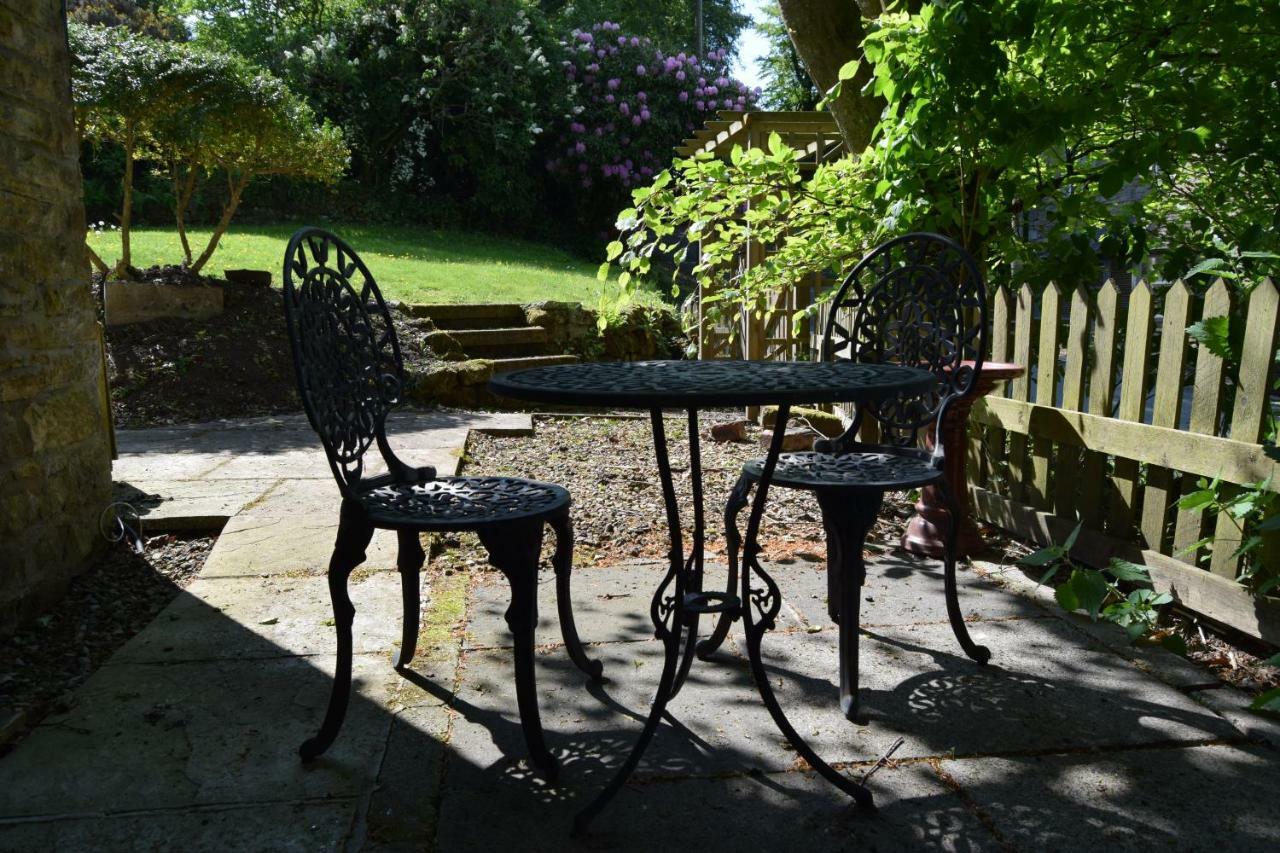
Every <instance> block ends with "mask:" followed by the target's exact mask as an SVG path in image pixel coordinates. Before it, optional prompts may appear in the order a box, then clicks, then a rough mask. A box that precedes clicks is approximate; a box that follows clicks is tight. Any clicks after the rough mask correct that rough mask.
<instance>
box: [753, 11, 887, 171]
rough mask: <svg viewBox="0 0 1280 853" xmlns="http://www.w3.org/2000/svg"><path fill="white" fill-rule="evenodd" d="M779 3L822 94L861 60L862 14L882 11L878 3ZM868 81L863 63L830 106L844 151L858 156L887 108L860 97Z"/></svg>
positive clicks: (784, 19)
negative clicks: (845, 67) (851, 64)
mask: <svg viewBox="0 0 1280 853" xmlns="http://www.w3.org/2000/svg"><path fill="white" fill-rule="evenodd" d="M778 5H779V6H780V7H781V9H782V19H783V21H784V22H785V23H786V25H787V33H788V34H789V35H790V36H791V43H792V44H794V45H795V47H796V53H798V54H800V60H801V61H802V62H803V63H804V67H805V69H806V70H807V71H808V72H809V76H810V77H812V78H813V82H814V83H815V84H816V85H817V87H818V88H819V89H820V90H821V91H823V92H826V91H827V90H829V89H830V88H831V87H832V86H834V85H835V84H836V83H837V82H838V81H839V79H840V68H841V67H842V66H843V65H844V64H845V63H847V62H848V61H849V60H851V59H862V39H863V36H864V35H865V34H866V28H865V27H864V26H863V23H862V18H863V15H864V14H866V15H867V16H868V17H875V16H877V15H879V13H880V11H881V9H882V4H880V3H879V2H876V0H860V1H859V2H857V3H855V2H854V0H779V3H778ZM870 79H871V68H870V66H869V65H868V64H867V63H865V62H863V64H862V66H861V67H859V68H858V73H857V74H856V75H854V77H853V79H852V80H846V81H844V84H843V85H842V86H841V87H840V97H838V98H835V99H834V100H832V101H831V102H830V109H831V115H832V116H833V117H834V118H835V120H836V124H837V125H839V127H840V135H841V136H843V137H844V144H845V147H846V148H847V149H848V150H849V151H850V152H852V153H855V154H856V153H857V152H859V151H862V150H863V149H864V148H866V147H867V144H868V143H870V142H871V131H872V130H873V129H874V128H875V126H876V122H877V121H879V120H880V112H881V110H883V109H884V102H883V101H882V100H881V99H880V98H876V97H866V96H863V95H862V94H861V92H862V87H863V86H865V85H866V83H867V81H868V80H870Z"/></svg>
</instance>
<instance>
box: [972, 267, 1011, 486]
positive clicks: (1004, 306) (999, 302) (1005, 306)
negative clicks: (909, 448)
mask: <svg viewBox="0 0 1280 853" xmlns="http://www.w3.org/2000/svg"><path fill="white" fill-rule="evenodd" d="M1009 302H1010V299H1009V291H1008V290H1007V289H1006V288H1005V287H1004V286H1001V287H998V288H996V292H995V294H994V295H993V296H992V297H991V360H992V361H996V362H1002V361H1008V360H1009V308H1010V306H1009ZM1006 385H1007V383H1006ZM992 393H993V394H998V395H1000V396H1006V395H1007V394H1008V393H1009V389H1008V388H1007V387H1004V388H998V389H996V390H995V391H993V392H992ZM970 423H972V421H971V422H970ZM982 448H983V453H984V456H985V460H986V465H985V467H986V471H987V475H988V477H990V478H994V477H997V476H999V477H1001V478H1003V477H1004V476H1005V474H1006V472H1005V470H1004V469H1005V463H1006V456H1005V431H1004V430H1002V429H1000V428H999V427H989V428H988V429H987V430H986V432H985V433H984V434H983V435H982Z"/></svg>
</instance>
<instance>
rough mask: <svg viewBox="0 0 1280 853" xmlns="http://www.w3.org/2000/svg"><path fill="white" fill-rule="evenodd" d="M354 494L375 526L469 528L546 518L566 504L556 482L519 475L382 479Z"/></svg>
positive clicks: (567, 496) (428, 528)
mask: <svg viewBox="0 0 1280 853" xmlns="http://www.w3.org/2000/svg"><path fill="white" fill-rule="evenodd" d="M357 498H358V499H359V501H360V503H361V504H363V505H364V508H365V512H366V513H367V514H368V516H369V520H370V521H371V522H373V523H374V524H375V525H377V526H379V527H397V528H399V527H410V528H419V529H423V530H451V531H452V530H473V529H475V528H477V527H483V526H486V525H489V524H500V523H503V522H511V521H534V520H538V519H545V518H549V517H551V516H552V515H555V514H556V513H558V512H561V511H563V510H564V509H566V508H567V507H568V506H569V493H568V492H567V491H565V490H564V489H563V488H561V487H560V486H555V485H552V484H550V483H539V482H537V481H536V480H524V479H521V478H519V477H440V478H438V479H435V480H425V481H423V482H421V483H387V482H382V483H380V484H378V485H376V486H375V487H374V488H371V489H369V490H368V491H365V492H362V493H360V494H359V495H358V496H357Z"/></svg>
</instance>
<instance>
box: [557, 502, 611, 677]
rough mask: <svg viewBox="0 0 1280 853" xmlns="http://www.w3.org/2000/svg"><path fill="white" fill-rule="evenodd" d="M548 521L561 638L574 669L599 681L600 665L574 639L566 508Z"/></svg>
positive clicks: (570, 538)
mask: <svg viewBox="0 0 1280 853" xmlns="http://www.w3.org/2000/svg"><path fill="white" fill-rule="evenodd" d="M548 523H549V524H550V525H551V529H552V530H554V531H555V532H556V552H555V554H553V555H552V556H551V565H552V566H553V567H554V568H555V571H556V610H557V612H558V613H559V614H560V634H561V636H563V637H564V645H565V648H566V649H568V650H569V658H570V660H572V661H573V663H574V665H575V666H577V667H578V669H580V670H582V671H583V672H585V673H586V674H587V675H589V676H591V680H592V681H595V682H600V681H602V680H603V679H604V664H602V663H600V661H598V660H592V659H591V658H589V657H587V652H586V650H585V649H583V648H582V640H580V639H579V638H578V627H577V625H576V624H574V621H573V597H572V595H571V594H570V592H569V576H570V575H571V574H572V573H573V522H572V521H571V520H570V519H569V511H568V510H565V513H564V515H557V516H554V517H553V518H551V519H550V520H549V521H548Z"/></svg>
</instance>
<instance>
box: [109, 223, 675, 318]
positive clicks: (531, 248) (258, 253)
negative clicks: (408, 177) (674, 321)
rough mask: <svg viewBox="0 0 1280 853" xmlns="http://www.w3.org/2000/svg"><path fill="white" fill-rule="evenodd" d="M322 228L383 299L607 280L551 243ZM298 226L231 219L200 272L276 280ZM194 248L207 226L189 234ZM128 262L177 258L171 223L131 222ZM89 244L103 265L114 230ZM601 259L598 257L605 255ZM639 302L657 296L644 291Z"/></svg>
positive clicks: (538, 291)
mask: <svg viewBox="0 0 1280 853" xmlns="http://www.w3.org/2000/svg"><path fill="white" fill-rule="evenodd" d="M324 227H326V228H328V229H329V230H331V231H333V232H334V233H336V234H338V235H339V236H340V237H342V238H343V239H344V240H346V241H347V242H348V243H350V244H351V245H352V246H353V247H354V248H355V250H356V251H357V252H359V253H360V257H361V258H363V259H364V262H365V264H367V265H368V267H369V271H370V272H372V273H373V275H374V278H376V279H377V280H378V286H379V287H381V288H382V292H383V293H384V294H385V295H386V297H387V298H388V299H399V300H403V301H406V302H536V301H539V300H543V299H558V300H563V301H566V302H581V303H583V304H584V305H587V306H588V307H594V306H595V305H596V304H597V303H598V302H599V299H600V295H601V289H602V288H604V287H609V288H610V290H613V289H614V288H616V285H612V284H610V285H605V284H602V283H601V282H599V281H597V280H596V268H597V266H598V263H591V262H590V261H585V260H582V259H581V258H578V257H575V256H573V255H571V254H569V253H568V252H565V251H563V250H561V249H558V248H556V247H554V246H547V245H544V244H540V243H530V242H527V241H523V240H516V239H510V238H506V237H493V236H489V235H484V234H476V233H472V232H465V231H435V230H430V229H427V228H415V227H409V226H392V225H335V224H331V223H329V224H325V226H324ZM297 228H298V226H297V225H295V224H286V225H246V226H243V227H236V226H234V225H233V226H232V228H231V230H230V231H229V232H228V233H227V234H225V235H223V238H222V241H221V243H220V244H219V246H218V251H217V252H216V253H215V254H214V256H213V258H212V259H210V261H209V263H208V264H207V265H206V266H205V269H204V271H205V272H206V273H207V274H209V275H213V276H221V275H222V270H224V269H265V270H271V273H272V275H273V277H274V278H273V281H274V282H275V283H276V284H277V285H278V284H279V281H280V267H281V263H282V261H283V258H284V247H285V244H286V243H287V242H288V239H289V235H291V234H292V233H293V232H294V231H295V230H296V229H297ZM190 237H191V245H192V250H193V252H196V253H199V251H200V250H201V248H203V246H204V245H205V242H206V241H207V240H208V238H209V232H208V231H194V232H192V233H191V235H190ZM132 243H133V265H134V266H135V267H140V268H141V267H148V266H151V265H152V264H172V263H177V262H178V261H179V260H180V259H181V257H182V251H181V247H180V244H179V242H178V236H177V232H175V231H174V230H173V229H172V228H135V229H134V230H133V232H132ZM89 245H90V246H92V247H93V249H94V251H96V252H97V253H98V254H99V255H101V256H102V258H103V260H105V261H106V262H107V263H108V264H113V263H114V262H115V260H116V259H117V258H118V257H119V255H120V235H119V233H117V232H110V231H109V232H102V233H94V232H90V234H89ZM602 260H603V259H602ZM640 298H641V301H645V302H654V301H658V300H659V297H658V296H656V295H654V294H641V295H640Z"/></svg>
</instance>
